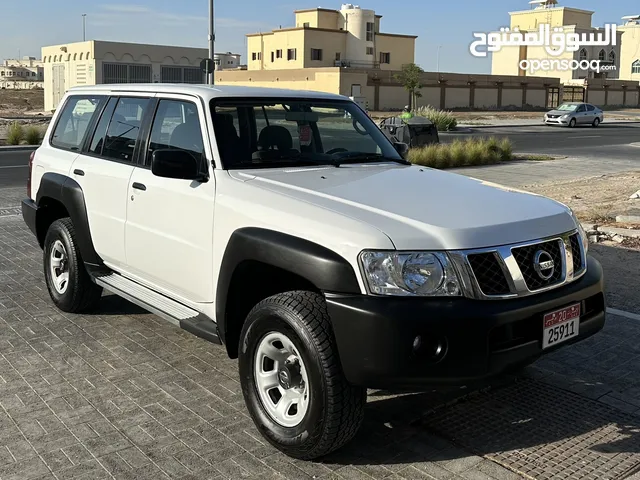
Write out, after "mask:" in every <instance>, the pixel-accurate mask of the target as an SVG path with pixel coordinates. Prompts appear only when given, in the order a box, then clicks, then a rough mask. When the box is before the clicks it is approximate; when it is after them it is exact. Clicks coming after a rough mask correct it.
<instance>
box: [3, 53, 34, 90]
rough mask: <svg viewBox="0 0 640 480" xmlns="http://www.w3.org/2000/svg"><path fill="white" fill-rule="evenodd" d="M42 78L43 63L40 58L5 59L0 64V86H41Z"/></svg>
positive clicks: (27, 87) (25, 87)
mask: <svg viewBox="0 0 640 480" xmlns="http://www.w3.org/2000/svg"><path fill="white" fill-rule="evenodd" d="M43 80H44V68H43V63H42V61H41V60H36V58H35V57H22V59H21V60H5V61H4V63H2V64H1V65H0V88H15V89H31V88H42V87H43Z"/></svg>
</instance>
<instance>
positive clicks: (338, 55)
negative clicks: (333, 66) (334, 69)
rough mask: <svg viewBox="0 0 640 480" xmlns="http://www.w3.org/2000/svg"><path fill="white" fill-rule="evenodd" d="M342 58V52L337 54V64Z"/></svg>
mask: <svg viewBox="0 0 640 480" xmlns="http://www.w3.org/2000/svg"><path fill="white" fill-rule="evenodd" d="M341 58H342V54H341V53H340V52H336V62H339V61H340V59H341Z"/></svg>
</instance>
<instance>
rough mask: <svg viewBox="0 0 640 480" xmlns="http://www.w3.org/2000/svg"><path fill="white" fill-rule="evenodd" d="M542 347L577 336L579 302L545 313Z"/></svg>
mask: <svg viewBox="0 0 640 480" xmlns="http://www.w3.org/2000/svg"><path fill="white" fill-rule="evenodd" d="M543 325H544V327H543V332H542V333H543V338H542V348H543V349H546V348H551V347H555V346H556V345H558V344H560V343H562V342H565V341H567V340H569V339H571V338H574V337H577V336H578V334H579V329H580V304H579V303H576V304H575V305H571V306H570V307H566V308H562V309H560V310H556V311H555V312H550V313H547V314H546V315H545V316H544V322H543Z"/></svg>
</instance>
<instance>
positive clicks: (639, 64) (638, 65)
mask: <svg viewBox="0 0 640 480" xmlns="http://www.w3.org/2000/svg"><path fill="white" fill-rule="evenodd" d="M631 73H640V60H636V61H635V62H633V65H631Z"/></svg>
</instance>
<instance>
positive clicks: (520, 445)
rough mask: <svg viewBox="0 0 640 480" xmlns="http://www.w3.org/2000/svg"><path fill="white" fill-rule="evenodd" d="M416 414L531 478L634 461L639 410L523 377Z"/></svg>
mask: <svg viewBox="0 0 640 480" xmlns="http://www.w3.org/2000/svg"><path fill="white" fill-rule="evenodd" d="M422 422H423V425H425V426H426V427H427V428H429V429H431V430H432V431H433V432H435V433H438V434H441V435H443V436H445V437H446V438H448V439H450V440H452V441H454V442H456V443H459V444H460V445H462V446H463V447H465V448H468V449H470V450H471V451H473V452H475V453H477V454H478V455H482V456H485V457H486V458H489V459H491V460H493V461H495V462H496V463H499V464H501V465H504V466H506V467H508V468H510V469H511V470H513V471H516V472H519V473H521V474H525V475H527V476H529V477H531V478H559V477H562V478H567V479H579V478H583V479H615V478H622V477H623V476H624V475H625V473H629V472H631V471H632V470H633V469H635V468H638V467H640V417H637V416H633V415H626V414H624V413H622V412H621V411H620V410H617V409H613V408H610V407H608V406H607V405H605V404H603V403H601V402H597V401H594V400H591V399H588V398H584V397H580V396H578V395H576V394H573V393H570V392H567V391H564V390H561V389H559V388H556V387H554V386H552V385H545V384H540V383H537V382H535V381H533V380H529V379H526V380H521V381H519V382H517V383H515V384H513V385H510V386H506V387H502V388H501V389H497V390H494V391H491V392H490V393H480V394H477V395H472V396H470V397H468V398H467V399H465V400H463V401H461V402H460V403H458V404H456V405H455V406H453V407H451V408H447V409H441V410H438V411H437V412H436V413H434V414H432V415H429V416H427V417H425V418H424V419H423V421H422ZM487 473H489V472H487Z"/></svg>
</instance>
